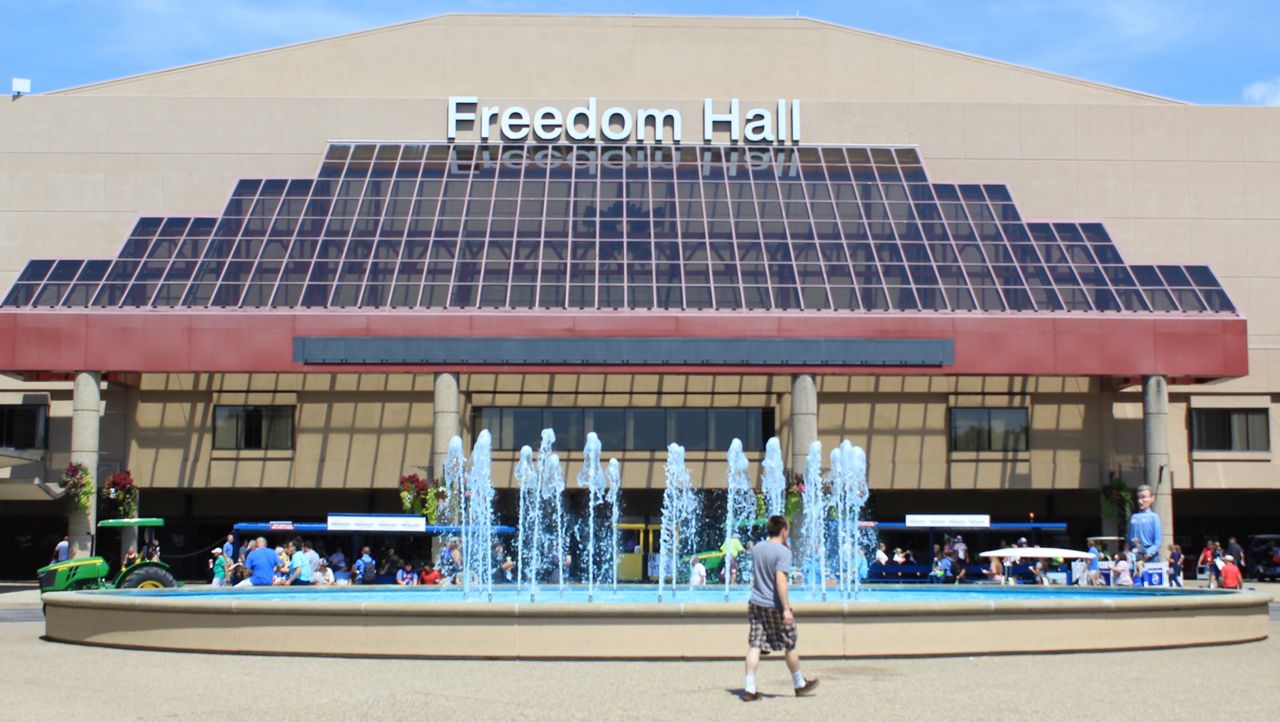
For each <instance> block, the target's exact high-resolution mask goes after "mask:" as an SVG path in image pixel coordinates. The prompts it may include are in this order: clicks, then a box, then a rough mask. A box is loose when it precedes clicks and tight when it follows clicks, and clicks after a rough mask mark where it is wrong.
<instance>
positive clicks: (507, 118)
mask: <svg viewBox="0 0 1280 722" xmlns="http://www.w3.org/2000/svg"><path fill="white" fill-rule="evenodd" d="M502 135H503V136H505V137H507V138H510V139H511V140H524V139H525V138H527V137H529V111H527V110H525V109H524V108H521V107H520V106H518V105H515V106H512V107H510V108H507V109H506V110H504V111H503V112H502Z"/></svg>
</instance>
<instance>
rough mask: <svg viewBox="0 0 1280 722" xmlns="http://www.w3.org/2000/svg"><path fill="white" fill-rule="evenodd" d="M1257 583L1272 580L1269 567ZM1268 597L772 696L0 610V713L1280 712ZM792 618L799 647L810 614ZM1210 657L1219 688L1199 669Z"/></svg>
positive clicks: (557, 667)
mask: <svg viewBox="0 0 1280 722" xmlns="http://www.w3.org/2000/svg"><path fill="white" fill-rule="evenodd" d="M1260 586H1261V585H1260ZM1264 588H1266V590H1267V591H1272V592H1273V594H1274V591H1275V585H1267V586H1266V587H1264ZM3 596H7V595H3ZM1276 610H1277V606H1276V605H1273V616H1272V620H1273V621H1272V623H1271V625H1270V627H1271V636H1270V637H1269V638H1268V639H1267V640H1264V641H1261V642H1253V643H1249V644H1240V645H1231V646H1225V647H1201V648H1193V649H1177V650H1165V651H1148V652H1107V653H1094V654H1059V655H1013V656H997V657H952V658H929V659H879V660H811V661H807V662H805V663H804V667H803V668H804V671H805V673H806V674H807V675H809V676H817V677H819V678H820V679H821V680H822V686H821V687H820V688H819V690H818V693H817V695H816V696H815V697H812V698H807V699H796V698H794V697H793V696H792V695H791V692H790V680H789V679H788V676H787V672H786V668H785V667H784V666H783V664H782V662H781V661H780V660H767V661H766V662H764V664H762V666H761V671H760V675H759V679H760V687H761V690H762V691H763V692H765V693H767V694H769V695H771V696H769V697H767V698H766V699H764V700H762V701H760V702H755V703H744V702H742V701H740V700H739V699H738V696H737V695H738V692H739V689H740V687H741V684H742V664H741V663H740V662H619V661H601V662H509V661H470V660H468V661H451V660H377V659H328V658H299V657H266V656H232V655H208V654H186V653H173V652H144V651H131V650H113V649H103V648H94V647H80V646H74V645H67V644H59V643H54V642H47V641H43V640H42V639H41V638H40V635H41V634H42V632H43V629H44V626H43V623H42V622H40V621H38V620H32V619H29V618H28V619H25V620H24V619H15V618H12V617H11V618H9V619H4V618H2V616H0V650H2V651H3V654H0V680H3V682H2V683H0V687H2V688H3V690H4V692H3V699H4V704H3V705H0V720H9V719H13V720H30V719H59V720H78V719H86V720H89V719H92V720H98V719H146V720H152V719H182V720H188V719H191V720H206V719H207V720H238V719H246V720H248V719H273V720H274V719H284V720H290V719H299V720H308V722H314V721H315V720H324V719H346V718H351V717H360V718H362V719H367V720H382V719H408V718H429V719H442V720H451V719H465V720H467V721H468V722H477V721H479V720H488V719H495V720H526V719H527V720H576V719H592V720H601V719H604V720H630V719H635V720H665V719H708V720H717V719H746V720H752V719H766V718H769V719H850V718H854V717H857V718H866V719H887V720H897V719H902V720H1004V719H1008V720H1027V719H1061V720H1113V719H1134V720H1146V719H1159V720H1161V722H1169V721H1171V720H1213V719H1222V718H1225V717H1230V718H1232V719H1233V720H1274V719H1277V718H1280V685H1277V684H1276V683H1275V670H1277V669H1280V620H1277V616H1278V615H1277V614H1276ZM20 613H26V614H28V615H30V614H32V613H34V614H35V615H37V616H38V614H39V609H38V607H31V606H28V607H27V608H26V609H25V610H24V609H8V610H3V612H2V613H0V614H2V615H16V614H20ZM4 622H7V623H4ZM800 624H801V627H800V629H801V637H800V649H801V652H802V653H803V651H804V626H803V624H804V620H803V618H802V619H801V620H800ZM234 633H235V632H234V631H228V634H234ZM743 634H744V636H745V634H746V629H745V627H744V629H743ZM1206 673H1208V674H1209V675H1210V676H1211V677H1212V679H1213V680H1214V684H1213V688H1212V689H1211V690H1206V688H1205V685H1204V684H1203V680H1204V678H1205V674H1206ZM126 690H127V691H126Z"/></svg>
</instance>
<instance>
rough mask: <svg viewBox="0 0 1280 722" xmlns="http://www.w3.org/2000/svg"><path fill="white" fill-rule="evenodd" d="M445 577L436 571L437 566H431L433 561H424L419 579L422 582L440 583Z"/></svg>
mask: <svg viewBox="0 0 1280 722" xmlns="http://www.w3.org/2000/svg"><path fill="white" fill-rule="evenodd" d="M443 578H444V577H442V576H441V575H440V572H438V571H436V570H435V567H433V566H431V562H424V563H423V565H422V574H421V575H419V577H418V581H419V582H420V583H422V584H439V583H440V580H441V579H443Z"/></svg>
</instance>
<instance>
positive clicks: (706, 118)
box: [702, 98, 740, 143]
mask: <svg viewBox="0 0 1280 722" xmlns="http://www.w3.org/2000/svg"><path fill="white" fill-rule="evenodd" d="M739 117H740V116H739V115H738V99H737V98H733V99H732V100H730V101H729V112H728V113H717V112H715V110H714V109H713V108H712V100H711V98H707V99H706V101H704V102H703V104H702V138H703V140H705V141H706V142H708V143H710V142H712V141H713V140H715V129H716V124H717V123H728V124H729V140H731V141H733V142H734V143H736V142H738V138H739V135H738V119H739Z"/></svg>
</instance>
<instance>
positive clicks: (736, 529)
mask: <svg viewBox="0 0 1280 722" xmlns="http://www.w3.org/2000/svg"><path fill="white" fill-rule="evenodd" d="M726 460H727V461H728V465H729V469H728V473H727V474H726V475H725V476H726V482H727V483H728V487H729V494H728V498H727V499H726V502H725V514H724V517H725V518H724V547H723V549H724V550H725V552H726V556H725V560H724V600H725V601H726V602H727V601H729V584H730V581H731V579H730V573H729V571H730V569H729V564H730V561H729V558H728V553H729V551H730V550H732V549H735V548H736V546H737V545H735V544H734V543H733V540H734V539H735V538H737V539H739V540H740V539H741V534H742V530H743V528H747V529H750V525H751V522H753V521H755V518H756V493H755V490H753V489H752V488H751V477H750V476H749V475H748V474H747V467H748V462H747V455H746V454H744V453H742V441H741V440H739V439H734V440H733V441H731V442H729V453H728V455H727V459H726Z"/></svg>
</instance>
